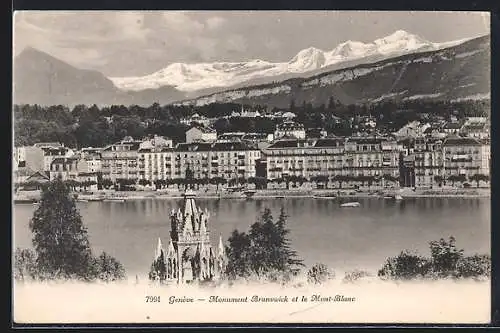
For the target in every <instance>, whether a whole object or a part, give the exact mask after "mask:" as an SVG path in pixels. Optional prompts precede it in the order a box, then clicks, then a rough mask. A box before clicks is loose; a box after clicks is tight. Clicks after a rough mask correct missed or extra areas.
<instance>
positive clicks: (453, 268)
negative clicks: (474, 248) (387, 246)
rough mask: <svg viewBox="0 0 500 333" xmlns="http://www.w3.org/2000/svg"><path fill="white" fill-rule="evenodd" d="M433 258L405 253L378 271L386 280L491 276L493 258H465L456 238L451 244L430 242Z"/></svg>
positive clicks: (478, 256)
mask: <svg viewBox="0 0 500 333" xmlns="http://www.w3.org/2000/svg"><path fill="white" fill-rule="evenodd" d="M429 246H430V252H431V257H430V258H424V257H421V256H419V255H416V254H411V253H409V252H408V251H403V252H401V254H400V255H399V256H397V257H394V258H389V259H387V260H386V262H385V264H384V266H383V267H382V268H381V269H380V270H379V271H378V276H379V277H381V278H382V279H393V280H397V279H406V280H408V279H416V278H430V279H443V278H455V279H459V278H473V279H483V278H487V277H489V276H490V275H491V258H490V256H489V255H484V254H483V255H478V254H475V255H473V256H469V257H464V255H463V253H464V250H463V249H458V248H457V247H456V245H455V238H454V237H449V239H448V241H446V240H445V239H443V238H441V239H440V240H438V241H431V242H429Z"/></svg>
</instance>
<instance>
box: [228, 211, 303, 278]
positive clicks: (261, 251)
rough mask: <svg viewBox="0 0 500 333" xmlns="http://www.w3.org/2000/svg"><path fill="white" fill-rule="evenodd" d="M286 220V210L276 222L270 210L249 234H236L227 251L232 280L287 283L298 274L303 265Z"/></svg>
mask: <svg viewBox="0 0 500 333" xmlns="http://www.w3.org/2000/svg"><path fill="white" fill-rule="evenodd" d="M286 219H287V216H286V215H285V212H284V210H283V209H282V210H281V213H280V216H279V217H278V220H277V221H276V222H274V220H273V216H272V214H271V211H270V210H269V209H268V208H266V209H265V210H264V211H263V212H262V214H261V216H260V218H259V219H258V221H256V222H255V223H254V224H252V225H251V226H250V230H249V231H248V233H245V232H241V233H240V232H238V231H237V230H234V231H233V233H232V234H231V237H229V239H228V243H229V244H228V246H227V247H226V253H227V256H228V265H227V270H226V274H227V276H228V277H229V278H230V279H235V278H237V277H243V278H250V277H251V276H256V277H258V278H259V279H261V278H264V279H267V280H272V281H277V280H280V281H282V282H287V281H289V279H290V278H291V277H292V276H294V275H295V274H297V273H298V271H299V270H300V267H301V266H303V263H302V260H301V259H299V258H298V255H297V253H296V251H295V250H293V249H292V248H291V245H290V239H289V238H288V234H289V233H290V230H289V229H288V228H287V227H286Z"/></svg>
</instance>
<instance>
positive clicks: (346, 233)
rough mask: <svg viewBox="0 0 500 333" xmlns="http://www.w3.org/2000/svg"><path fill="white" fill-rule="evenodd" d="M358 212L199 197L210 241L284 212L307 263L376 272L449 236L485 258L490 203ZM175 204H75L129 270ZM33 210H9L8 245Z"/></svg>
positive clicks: (143, 259) (25, 237)
mask: <svg viewBox="0 0 500 333" xmlns="http://www.w3.org/2000/svg"><path fill="white" fill-rule="evenodd" d="M359 202H360V203H361V207H359V208H341V207H340V205H339V202H337V201H335V200H328V199H311V198H290V199H252V200H239V199H234V200H230V199H224V200H216V199H198V200H197V203H198V205H199V206H200V207H201V208H202V209H205V207H206V208H207V209H208V210H209V211H210V214H211V218H210V223H211V224H210V230H211V237H212V241H213V244H215V242H216V241H217V239H218V237H219V235H222V237H223V239H227V238H228V237H229V235H230V233H231V231H232V230H234V229H238V230H239V231H245V230H247V228H248V227H249V226H250V225H251V224H252V223H253V222H255V221H256V219H257V218H258V216H259V212H261V211H262V210H263V209H264V208H270V209H271V211H272V212H273V215H274V217H275V218H277V217H278V215H279V211H280V209H281V207H284V208H285V211H286V213H287V215H288V216H289V218H288V226H289V228H290V229H291V234H290V238H291V240H292V244H293V246H294V247H295V248H296V250H297V251H298V253H299V254H300V256H301V257H302V258H304V260H305V263H306V265H312V264H314V263H315V262H323V263H325V264H327V265H329V266H331V267H333V268H337V267H339V268H340V267H342V269H349V268H363V269H371V270H375V269H377V268H379V267H380V266H381V265H382V263H383V262H384V260H385V258H387V257H388V256H393V255H396V254H398V253H399V252H400V251H401V250H403V249H409V250H417V251H419V252H420V253H421V254H424V255H428V254H429V253H428V242H429V241H431V240H435V239H439V238H441V237H449V236H450V235H453V236H455V238H456V239H457V245H458V246H460V247H463V248H465V250H466V252H469V253H470V252H482V253H489V247H490V245H489V244H490V243H489V242H490V201H489V199H479V198H475V199H465V198H464V199H459V198H425V199H424V198H419V199H405V200H404V201H401V202H396V201H392V200H384V199H378V198H370V199H360V200H359ZM180 204H181V200H180V199H175V200H159V199H158V200H153V199H146V200H135V201H127V202H124V203H120V202H89V203H78V206H79V208H80V213H81V215H82V217H83V220H84V223H85V224H86V225H87V226H88V230H89V236H90V241H91V244H92V246H93V247H94V248H95V250H96V251H102V250H105V251H107V252H108V253H110V254H111V255H113V256H115V257H117V258H118V259H119V260H120V261H121V262H122V263H123V264H124V265H125V268H126V269H127V271H129V272H130V273H134V272H138V273H143V272H146V271H147V270H148V269H149V265H150V264H151V262H150V261H151V259H152V257H153V254H154V250H155V246H156V242H157V239H158V237H161V239H162V241H163V242H164V243H167V242H168V237H169V231H170V220H169V215H170V212H171V211H172V209H176V210H177V209H178V208H179V207H180ZM34 209H35V207H34V206H33V205H15V209H14V217H15V223H14V225H15V226H14V232H15V239H14V245H15V246H21V247H27V246H30V245H31V234H30V231H29V229H28V223H29V220H30V218H31V217H32V214H33V211H34Z"/></svg>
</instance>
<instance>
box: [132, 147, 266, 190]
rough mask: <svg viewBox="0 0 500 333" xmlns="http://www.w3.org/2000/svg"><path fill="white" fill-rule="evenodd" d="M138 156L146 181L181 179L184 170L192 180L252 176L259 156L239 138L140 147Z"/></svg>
mask: <svg viewBox="0 0 500 333" xmlns="http://www.w3.org/2000/svg"><path fill="white" fill-rule="evenodd" d="M138 155H139V174H140V175H141V179H146V180H149V181H154V180H158V179H179V178H185V177H186V173H187V170H188V169H189V170H190V171H191V172H192V176H193V178H196V179H202V178H214V177H223V178H226V179H227V180H229V179H233V178H237V177H240V178H249V177H255V169H256V161H257V160H258V159H260V151H259V150H258V149H255V148H252V147H250V146H248V145H246V144H245V143H243V142H240V141H227V142H215V143H208V142H193V143H180V144H178V145H177V146H176V147H175V148H164V149H162V150H159V151H153V150H151V149H140V150H139V151H138Z"/></svg>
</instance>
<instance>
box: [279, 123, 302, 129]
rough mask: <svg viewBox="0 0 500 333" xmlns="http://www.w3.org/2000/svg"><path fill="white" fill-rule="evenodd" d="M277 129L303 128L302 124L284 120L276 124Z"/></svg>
mask: <svg viewBox="0 0 500 333" xmlns="http://www.w3.org/2000/svg"><path fill="white" fill-rule="evenodd" d="M277 129H278V130H282V131H283V130H295V129H302V130H303V129H304V125H302V124H299V123H296V122H294V121H285V122H283V123H281V124H278V126H277Z"/></svg>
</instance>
